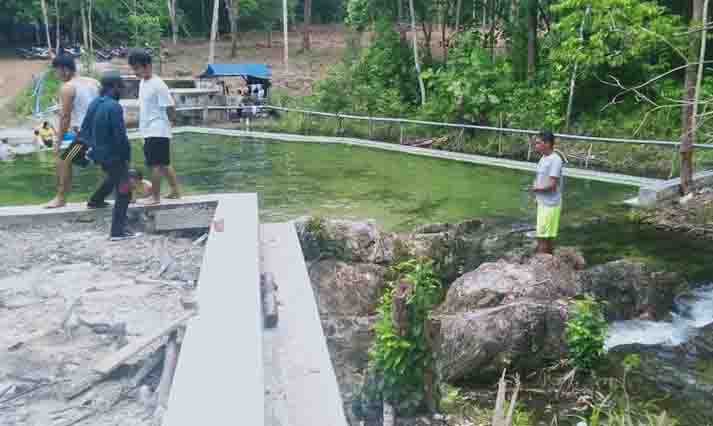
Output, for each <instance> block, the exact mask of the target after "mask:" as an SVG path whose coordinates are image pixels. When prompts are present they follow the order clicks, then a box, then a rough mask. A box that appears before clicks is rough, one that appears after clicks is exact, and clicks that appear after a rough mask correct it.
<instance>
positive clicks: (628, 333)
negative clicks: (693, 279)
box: [606, 284, 713, 349]
mask: <svg viewBox="0 0 713 426" xmlns="http://www.w3.org/2000/svg"><path fill="white" fill-rule="evenodd" d="M671 318H672V320H671V321H670V322H669V321H643V320H631V321H615V322H614V323H612V324H611V325H610V326H609V336H608V337H607V341H606V346H607V348H608V349H611V348H614V347H616V346H620V345H629V344H635V343H638V344H642V345H662V346H671V347H673V346H678V345H680V344H683V343H685V342H686V341H688V338H689V337H690V336H692V335H693V334H694V333H696V331H697V330H700V329H701V328H703V327H705V326H707V325H708V324H711V323H713V284H708V285H705V286H703V287H700V288H698V289H695V290H692V291H691V292H690V293H687V294H685V295H683V296H680V297H678V299H677V300H676V304H675V306H674V309H673V312H671Z"/></svg>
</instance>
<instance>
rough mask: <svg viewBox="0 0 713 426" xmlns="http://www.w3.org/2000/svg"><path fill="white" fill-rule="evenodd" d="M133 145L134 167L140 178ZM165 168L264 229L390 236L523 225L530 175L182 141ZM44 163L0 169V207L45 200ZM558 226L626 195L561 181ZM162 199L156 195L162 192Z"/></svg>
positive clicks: (34, 159) (337, 149)
mask: <svg viewBox="0 0 713 426" xmlns="http://www.w3.org/2000/svg"><path fill="white" fill-rule="evenodd" d="M142 161H143V156H142V153H141V145H140V143H138V142H137V143H134V150H133V161H132V163H133V164H134V166H135V167H137V168H139V169H143V164H142ZM173 161H174V164H175V167H176V171H177V172H178V175H179V178H180V181H181V184H182V186H183V188H184V191H185V192H186V193H188V194H199V193H210V192H258V193H259V194H260V203H261V206H260V207H261V214H262V216H263V219H265V220H284V219H288V218H294V217H297V216H300V215H305V214H319V215H325V216H334V217H341V218H353V219H374V220H376V221H377V222H378V223H380V224H381V225H382V226H384V227H385V228H388V229H392V230H406V229H409V228H412V227H413V226H415V225H419V224H423V223H428V222H454V221H458V220H462V219H465V218H471V217H489V218H502V219H505V220H513V221H520V222H528V221H532V219H533V208H534V204H533V203H532V202H531V201H529V200H528V196H527V194H526V193H524V192H523V188H525V187H526V186H527V185H528V184H530V182H531V181H532V174H530V173H526V172H519V171H514V170H505V169H499V168H493V167H486V166H479V165H473V164H466V163H459V162H455V161H449V160H442V159H433V158H425V157H419V156H414V155H404V154H401V153H394V152H386V151H380V150H374V149H367V148H362V147H350V146H343V145H332V144H310V143H277V142H271V141H257V140H241V139H237V138H231V137H224V136H208V135H195V134H183V135H179V136H177V137H176V138H175V140H174V144H173ZM53 163H54V160H53V156H52V154H50V153H41V154H33V155H29V156H24V157H22V158H19V159H18V160H16V161H15V162H14V163H5V164H1V165H0V178H2V182H3V185H2V187H0V205H2V206H7V205H15V204H36V203H43V202H46V201H47V200H49V199H51V198H52V196H53V192H54V165H53ZM100 179H101V173H100V172H99V171H98V170H97V169H96V168H90V169H86V170H82V171H81V172H79V173H75V179H74V185H73V191H72V194H71V196H70V199H71V200H73V201H82V200H86V199H87V196H88V195H89V194H90V193H91V191H92V190H93V188H95V187H96V186H97V183H98V181H99V180H100ZM565 185H566V192H565V204H564V205H565V207H564V218H563V220H564V222H565V224H566V223H571V222H572V221H578V220H581V219H584V218H587V217H592V216H596V215H598V214H602V213H604V212H606V211H607V210H608V209H610V208H611V205H612V203H615V202H618V201H621V200H623V199H625V198H627V197H629V196H631V195H632V194H634V192H635V191H634V188H631V187H626V186H618V185H610V184H605V183H599V182H588V181H583V180H576V179H567V181H566V183H565ZM164 189H165V188H164Z"/></svg>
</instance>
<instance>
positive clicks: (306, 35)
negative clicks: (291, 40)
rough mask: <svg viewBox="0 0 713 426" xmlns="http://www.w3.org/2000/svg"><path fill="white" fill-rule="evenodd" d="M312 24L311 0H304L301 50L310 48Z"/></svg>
mask: <svg viewBox="0 0 713 426" xmlns="http://www.w3.org/2000/svg"><path fill="white" fill-rule="evenodd" d="M311 26H312V0H304V27H303V28H302V50H305V51H309V50H311V49H312V41H311V39H310V38H311V37H310V27H311Z"/></svg>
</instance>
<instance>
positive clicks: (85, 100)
mask: <svg viewBox="0 0 713 426" xmlns="http://www.w3.org/2000/svg"><path fill="white" fill-rule="evenodd" d="M52 68H54V71H55V73H56V74H57V77H58V78H59V79H60V80H62V81H63V82H64V84H63V85H62V88H61V89H60V94H59V96H60V116H59V133H58V135H57V139H58V141H57V143H56V144H55V154H56V156H57V195H56V196H55V198H54V199H53V200H52V201H50V202H49V204H47V206H46V207H47V208H50V209H54V208H59V207H63V206H64V205H66V204H67V200H66V195H67V193H68V192H69V190H70V188H71V187H72V164H77V165H80V166H86V165H87V164H88V160H87V159H86V154H87V149H88V148H87V146H86V145H85V144H83V143H82V142H81V138H80V136H79V129H80V128H81V127H82V121H84V116H86V115H87V110H88V109H89V104H91V103H92V101H93V100H94V99H95V98H97V97H98V96H99V88H100V84H99V82H98V81H96V80H95V79H93V78H89V77H81V76H79V75H77V66H76V64H75V63H74V58H72V57H71V56H66V55H62V56H58V57H56V58H55V59H54V60H53V61H52ZM69 142H71V143H70V144H69V146H68V147H66V146H64V147H63V146H62V145H63V143H69ZM62 148H65V149H64V151H63V152H62V153H61V154H60V150H61V149H62Z"/></svg>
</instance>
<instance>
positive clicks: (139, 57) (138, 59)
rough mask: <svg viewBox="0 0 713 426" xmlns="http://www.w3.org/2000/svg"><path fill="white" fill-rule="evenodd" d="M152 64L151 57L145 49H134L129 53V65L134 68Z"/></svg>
mask: <svg viewBox="0 0 713 426" xmlns="http://www.w3.org/2000/svg"><path fill="white" fill-rule="evenodd" d="M152 62H153V60H152V59H151V55H149V54H148V53H147V52H146V51H145V50H143V49H134V50H132V51H131V52H130V53H129V65H131V66H132V67H133V66H135V65H141V66H146V65H151V63H152Z"/></svg>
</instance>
